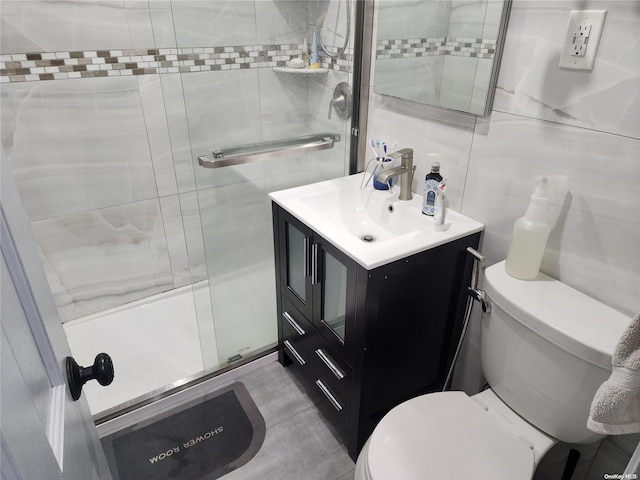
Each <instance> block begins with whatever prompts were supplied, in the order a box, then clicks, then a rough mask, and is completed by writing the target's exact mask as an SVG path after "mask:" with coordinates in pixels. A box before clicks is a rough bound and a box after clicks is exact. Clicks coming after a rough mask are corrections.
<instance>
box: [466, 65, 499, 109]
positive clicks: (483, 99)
mask: <svg viewBox="0 0 640 480" xmlns="http://www.w3.org/2000/svg"><path fill="white" fill-rule="evenodd" d="M477 62H478V65H477V67H476V73H475V81H474V82H473V94H472V95H471V103H470V105H469V111H470V112H474V113H477V114H479V115H483V114H484V109H485V106H486V105H487V95H488V94H489V80H490V79H491V72H492V70H493V63H494V61H493V59H490V58H478V60H477Z"/></svg>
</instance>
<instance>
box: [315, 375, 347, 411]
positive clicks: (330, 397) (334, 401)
mask: <svg viewBox="0 0 640 480" xmlns="http://www.w3.org/2000/svg"><path fill="white" fill-rule="evenodd" d="M316 385H317V387H318V388H319V389H320V391H321V392H322V393H324V396H325V397H327V399H328V400H329V401H330V402H331V405H333V407H334V408H335V409H336V410H337V411H340V410H342V409H343V408H344V407H343V406H342V405H340V402H339V401H338V400H337V399H336V397H334V396H333V395H332V394H331V392H330V391H329V389H328V388H327V387H326V386H325V384H324V383H322V380H316Z"/></svg>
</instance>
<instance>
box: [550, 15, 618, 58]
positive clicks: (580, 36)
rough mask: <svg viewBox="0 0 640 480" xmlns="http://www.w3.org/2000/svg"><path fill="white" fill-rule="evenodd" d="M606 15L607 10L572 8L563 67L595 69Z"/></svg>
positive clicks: (562, 56)
mask: <svg viewBox="0 0 640 480" xmlns="http://www.w3.org/2000/svg"><path fill="white" fill-rule="evenodd" d="M606 16H607V11H606V10H571V15H570V16H569V28H568V29H567V36H566V38H565V42H564V46H563V47H562V53H561V54H560V67H561V68H569V69H573V70H593V65H594V63H595V61H596V53H597V52H598V45H599V43H600V36H601V35H602V30H603V28H604V20H605V18H606Z"/></svg>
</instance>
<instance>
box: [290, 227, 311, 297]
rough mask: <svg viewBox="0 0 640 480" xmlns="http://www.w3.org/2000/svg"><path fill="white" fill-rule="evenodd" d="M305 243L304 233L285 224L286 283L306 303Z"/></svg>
mask: <svg viewBox="0 0 640 480" xmlns="http://www.w3.org/2000/svg"><path fill="white" fill-rule="evenodd" d="M305 241H306V240H305V236H304V233H302V232H301V231H300V230H298V229H297V228H296V227H294V226H293V225H291V224H290V223H287V260H286V261H287V283H288V287H289V288H290V289H291V290H293V292H294V293H295V294H296V295H298V297H300V299H301V300H302V301H303V302H305V303H306V302H307V297H306V289H305V287H306V280H305V261H306V255H305V247H304V245H305Z"/></svg>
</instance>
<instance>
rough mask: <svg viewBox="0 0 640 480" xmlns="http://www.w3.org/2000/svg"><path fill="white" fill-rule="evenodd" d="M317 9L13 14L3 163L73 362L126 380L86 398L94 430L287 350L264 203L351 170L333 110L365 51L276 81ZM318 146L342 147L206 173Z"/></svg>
mask: <svg viewBox="0 0 640 480" xmlns="http://www.w3.org/2000/svg"><path fill="white" fill-rule="evenodd" d="M338 3H340V4H342V3H343V2H338ZM316 5H317V2H312V1H306V0H300V1H287V2H282V1H263V0H248V1H244V0H234V1H222V0H212V1H208V2H204V1H199V0H195V1H189V0H180V1H176V0H172V1H152V2H52V1H49V0H32V1H29V2H25V1H11V0H6V1H3V2H2V9H0V16H1V20H2V25H3V26H4V25H9V26H10V28H3V29H2V42H1V43H0V48H1V53H2V54H3V55H16V57H15V62H12V66H11V67H7V68H8V69H13V70H15V71H13V74H12V75H10V76H11V77H12V78H10V79H9V80H11V81H10V82H6V83H3V85H2V89H0V97H1V108H0V114H1V116H2V132H1V136H2V146H3V149H4V159H3V160H6V161H7V162H10V164H11V169H12V173H13V175H14V177H15V179H16V183H17V184H18V189H19V191H20V194H21V198H22V201H23V203H24V206H25V209H26V210H27V213H28V216H29V219H30V220H31V226H32V229H33V232H34V236H35V238H36V241H37V244H38V249H39V251H40V254H41V257H42V262H43V265H44V268H45V271H46V274H47V278H48V280H49V282H50V286H51V290H52V292H53V296H54V299H55V302H56V305H57V307H58V312H59V315H60V318H61V320H62V322H64V327H65V331H66V332H67V335H68V340H69V343H70V344H71V349H72V352H73V353H74V356H75V357H76V359H77V360H78V362H79V363H80V364H81V365H90V364H92V363H93V359H94V357H95V355H96V354H97V353H99V352H102V351H104V352H106V353H109V354H110V355H111V357H112V358H113V361H114V364H115V370H116V379H115V380H114V383H113V384H112V385H110V386H109V388H102V387H99V386H97V383H96V382H89V383H90V384H88V385H86V390H85V392H86V395H87V398H88V399H89V403H90V406H91V410H92V413H94V414H96V415H98V416H100V415H101V412H104V410H107V409H110V408H119V407H118V406H119V405H122V404H123V403H127V402H130V401H135V400H134V399H140V398H141V397H145V396H147V397H148V396H149V393H150V392H153V391H154V390H157V389H164V388H166V387H167V386H171V385H175V384H179V383H181V382H183V381H184V379H185V378H193V377H195V376H198V375H201V374H202V373H203V372H210V371H212V370H215V369H216V368H219V367H220V366H223V365H226V364H227V363H229V361H233V359H236V358H238V356H246V355H247V354H250V353H252V352H258V351H260V350H261V349H264V348H267V347H269V346H270V345H273V344H274V343H275V341H276V301H275V272H274V257H273V240H272V238H273V234H272V226H271V209H270V202H269V198H268V193H269V192H271V191H274V190H279V189H282V188H288V187H293V186H297V185H301V184H305V183H310V182H315V181H319V180H324V179H328V178H332V177H336V176H341V175H345V174H346V173H347V169H348V167H347V165H348V161H347V159H348V145H349V141H348V139H349V128H350V121H348V120H342V119H340V118H339V117H338V116H337V115H333V116H332V118H331V119H330V120H329V119H328V118H327V110H328V105H329V101H330V100H331V98H332V93H333V88H334V86H335V85H337V84H338V83H340V82H348V83H350V84H351V83H352V82H351V78H352V74H351V67H350V65H351V59H352V55H353V49H352V46H353V40H351V42H350V45H349V47H350V48H349V50H347V51H346V52H345V53H344V55H343V56H342V57H341V59H340V60H341V61H340V63H339V64H338V63H336V62H333V61H329V60H328V59H327V58H324V59H323V60H322V67H323V69H321V70H320V71H319V72H316V73H313V74H311V75H307V74H304V73H302V74H301V73H299V72H298V73H296V72H293V73H291V72H287V71H285V72H279V71H276V70H274V68H273V67H274V65H275V64H277V63H278V62H283V60H282V57H283V56H287V55H288V56H289V57H296V56H300V54H301V53H302V52H301V48H302V47H301V45H302V42H303V39H304V38H305V37H307V38H308V39H310V33H311V28H312V27H311V25H312V24H314V23H315V21H310V18H312V17H315V16H316ZM321 14H322V12H321ZM325 18H327V20H326V22H327V25H329V24H333V22H332V21H331V19H330V18H328V17H326V16H325ZM27 20H28V21H27ZM60 25H63V26H64V28H59V26H60ZM34 38H37V41H36V42H35V43H34V40H33V39H34ZM322 38H323V40H324V41H325V42H326V43H327V44H329V45H332V44H333V38H332V35H331V34H330V33H329V32H327V33H326V34H325V32H324V31H323V37H322ZM351 38H353V34H352V36H351ZM96 52H98V53H96ZM27 55H29V58H27ZM39 59H42V60H39ZM52 59H55V60H52ZM36 60H37V61H42V62H44V63H45V64H46V66H47V67H51V68H52V69H54V70H55V73H42V72H39V71H37V70H41V69H42V68H44V67H40V66H34V64H33V62H34V61H36ZM54 62H55V63H54ZM14 63H15V65H14ZM18 64H19V65H18ZM3 68H4V67H3ZM23 69H25V70H29V69H32V70H33V71H30V74H27V75H22V72H20V73H18V72H19V70H23ZM347 70H348V71H347ZM38 74H40V75H38ZM322 132H332V133H338V134H340V135H341V136H342V138H343V140H342V141H341V142H337V143H336V144H335V146H334V147H333V148H332V149H329V150H322V151H317V152H310V153H304V154H299V155H292V156H288V157H281V158H276V159H272V160H265V161H263V162H259V163H254V164H247V165H240V166H237V167H227V168H221V169H215V170H214V169H204V168H201V167H199V166H198V164H197V161H196V160H195V159H196V157H197V156H198V155H207V154H211V151H212V149H213V148H215V147H222V148H224V147H228V146H242V145H246V144H250V143H256V142H264V141H270V140H278V139H282V138H290V137H295V136H301V135H307V134H316V133H322ZM42 152H48V153H47V161H46V162H43V161H42ZM88 158H90V159H91V161H87V159H88ZM94 400H96V402H94Z"/></svg>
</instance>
